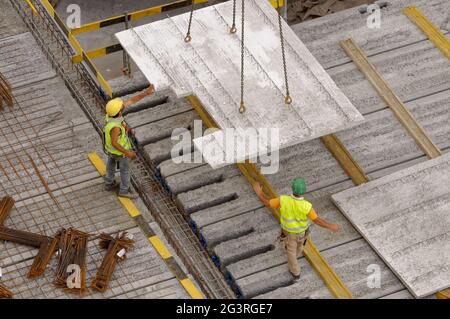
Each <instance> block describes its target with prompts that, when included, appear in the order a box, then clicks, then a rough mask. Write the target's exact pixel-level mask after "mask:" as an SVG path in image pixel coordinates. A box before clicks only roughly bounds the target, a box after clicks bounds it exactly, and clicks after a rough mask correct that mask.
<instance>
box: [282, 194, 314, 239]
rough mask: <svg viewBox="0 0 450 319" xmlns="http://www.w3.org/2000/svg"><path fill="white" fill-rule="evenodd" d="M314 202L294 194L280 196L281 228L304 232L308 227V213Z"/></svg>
mask: <svg viewBox="0 0 450 319" xmlns="http://www.w3.org/2000/svg"><path fill="white" fill-rule="evenodd" d="M311 208H312V204H311V203H310V202H308V201H306V200H304V199H303V198H295V197H293V196H286V195H282V196H280V223H281V228H283V229H284V230H285V231H287V232H289V233H293V234H302V233H304V232H305V231H306V230H307V229H308V227H309V222H308V214H309V212H310V211H311Z"/></svg>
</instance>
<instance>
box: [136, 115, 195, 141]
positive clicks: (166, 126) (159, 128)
mask: <svg viewBox="0 0 450 319" xmlns="http://www.w3.org/2000/svg"><path fill="white" fill-rule="evenodd" d="M198 119H200V118H199V116H198V115H197V113H196V112H195V111H193V110H192V111H187V112H184V113H180V114H177V115H175V116H172V117H168V118H165V119H162V120H160V121H156V122H153V123H149V124H147V125H143V126H139V127H137V128H136V129H135V132H136V138H137V140H138V143H139V145H140V146H143V145H146V144H149V143H154V142H156V141H159V140H162V139H165V138H170V137H171V136H172V134H173V132H174V130H176V129H190V128H191V127H193V125H194V120H198Z"/></svg>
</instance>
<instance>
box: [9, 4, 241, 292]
mask: <svg viewBox="0 0 450 319" xmlns="http://www.w3.org/2000/svg"><path fill="white" fill-rule="evenodd" d="M10 1H11V3H12V5H13V7H14V8H15V9H16V10H17V12H18V13H19V15H20V16H21V17H22V19H23V21H24V22H25V24H26V25H27V26H28V28H29V30H30V31H31V33H32V34H33V36H34V38H35V39H36V41H37V43H38V45H39V46H40V47H41V49H42V51H43V53H44V54H45V55H46V57H47V59H48V60H49V61H50V63H51V64H52V66H53V68H54V69H55V70H56V71H57V73H58V74H59V75H60V77H61V78H62V79H63V80H64V82H65V84H66V86H67V88H68V89H69V90H70V91H71V93H72V95H73V97H74V98H75V99H76V101H77V102H78V104H79V105H80V107H81V108H82V109H83V111H84V112H85V114H86V115H87V116H88V118H89V119H90V121H91V122H92V124H93V126H94V127H95V128H96V130H97V132H98V133H99V134H101V131H102V129H101V123H102V120H103V108H104V104H105V100H104V96H102V94H101V93H100V91H99V88H98V86H97V84H96V83H95V81H94V80H93V78H92V76H91V74H90V72H89V71H88V69H87V67H86V65H85V63H76V64H74V63H73V62H72V56H73V55H75V54H76V51H75V50H74V49H73V47H72V46H71V44H70V41H69V39H68V38H67V37H66V36H65V34H64V32H63V31H62V30H61V27H60V26H59V25H58V23H57V22H56V21H55V20H54V19H53V17H52V13H49V12H48V11H47V8H46V6H44V5H43V3H42V2H43V1H45V2H48V1H47V0H29V1H21V0H10ZM155 172H156V168H155V166H154V165H152V164H151V163H148V161H147V162H146V161H145V160H144V158H143V156H142V155H141V154H138V158H137V159H136V160H135V161H133V163H132V165H131V175H132V183H133V185H134V186H135V188H136V189H137V190H138V192H139V194H140V195H141V198H142V200H143V201H144V203H145V205H146V206H147V208H148V209H149V211H150V212H151V214H152V215H153V217H154V218H155V220H156V221H157V222H158V224H159V225H160V227H161V229H162V230H163V232H164V234H165V236H166V237H167V239H168V241H169V242H170V244H171V245H172V246H173V248H174V249H175V251H176V252H177V254H178V255H179V257H180V258H181V260H182V261H183V263H184V264H185V266H186V267H187V269H188V271H189V272H190V273H191V274H192V275H193V276H194V278H195V280H196V281H197V282H198V284H199V285H200V287H201V289H202V290H203V292H204V294H205V296H206V297H208V298H217V299H229V298H235V295H234V293H233V291H232V290H231V289H230V287H229V286H228V284H227V283H226V281H225V279H224V277H223V275H222V273H221V272H220V271H219V269H217V268H216V266H215V265H214V263H213V261H212V260H211V258H210V257H209V255H208V253H207V252H206V251H205V250H204V249H203V248H202V246H201V244H200V241H199V240H198V238H197V236H196V235H195V234H194V233H193V232H192V230H191V228H190V226H189V224H188V223H187V221H186V220H185V218H184V216H183V214H182V212H181V211H180V210H179V208H178V207H177V206H176V204H175V203H174V201H173V199H172V198H171V196H170V195H169V194H168V193H167V192H166V190H164V189H163V187H162V186H161V184H160V183H159V181H158V180H157V179H156V176H155Z"/></svg>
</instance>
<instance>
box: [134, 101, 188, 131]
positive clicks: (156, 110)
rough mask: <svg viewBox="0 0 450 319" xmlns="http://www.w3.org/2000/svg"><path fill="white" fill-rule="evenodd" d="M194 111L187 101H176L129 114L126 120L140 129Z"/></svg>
mask: <svg viewBox="0 0 450 319" xmlns="http://www.w3.org/2000/svg"><path fill="white" fill-rule="evenodd" d="M187 111H192V106H191V105H190V104H189V103H188V101H187V100H185V99H176V100H175V101H170V102H168V103H164V104H160V105H156V106H154V107H150V108H145V109H143V110H141V111H139V112H134V113H130V114H127V115H126V116H125V119H126V121H127V123H128V124H129V125H130V126H131V127H133V128H136V127H139V126H142V125H145V124H149V123H153V122H157V121H160V120H163V119H166V118H169V117H172V116H175V115H177V114H180V113H185V112H187Z"/></svg>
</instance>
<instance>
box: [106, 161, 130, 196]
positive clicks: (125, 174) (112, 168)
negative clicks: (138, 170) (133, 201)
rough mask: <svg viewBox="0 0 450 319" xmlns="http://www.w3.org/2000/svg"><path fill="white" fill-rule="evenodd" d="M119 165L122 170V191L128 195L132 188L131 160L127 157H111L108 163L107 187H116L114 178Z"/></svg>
mask: <svg viewBox="0 0 450 319" xmlns="http://www.w3.org/2000/svg"><path fill="white" fill-rule="evenodd" d="M117 163H119V169H120V190H119V192H121V193H127V192H128V190H129V188H130V160H129V159H128V158H127V157H122V156H115V155H109V156H108V162H107V163H106V177H105V181H106V185H108V186H112V185H114V176H115V174H116V167H117Z"/></svg>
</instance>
